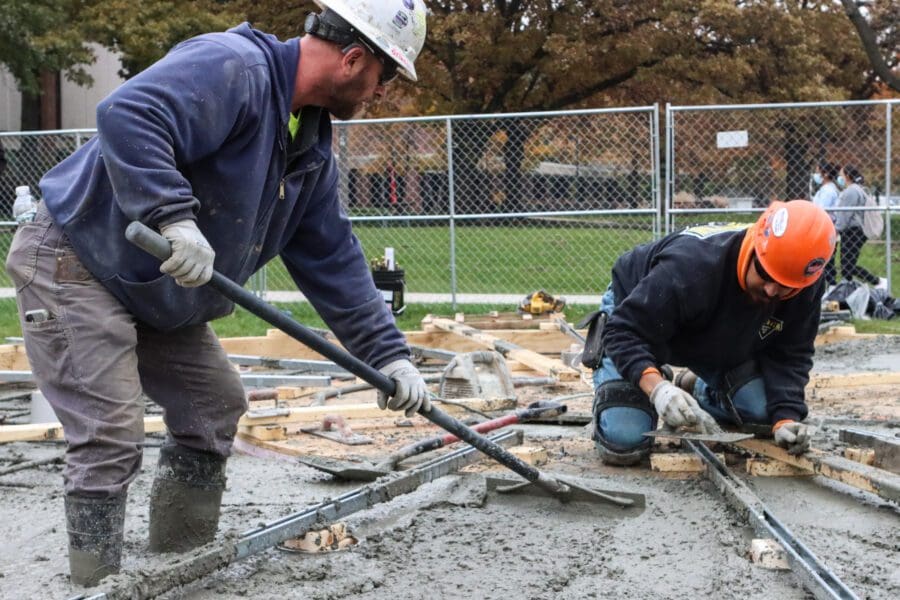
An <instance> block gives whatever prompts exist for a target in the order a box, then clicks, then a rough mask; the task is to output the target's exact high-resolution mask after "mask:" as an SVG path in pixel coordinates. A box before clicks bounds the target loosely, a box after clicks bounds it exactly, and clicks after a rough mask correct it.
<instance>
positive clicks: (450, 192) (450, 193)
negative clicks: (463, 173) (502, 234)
mask: <svg viewBox="0 0 900 600" xmlns="http://www.w3.org/2000/svg"><path fill="white" fill-rule="evenodd" d="M453 179H454V178H453V120H452V119H450V118H448V119H447V197H448V209H449V213H450V306H451V308H452V309H453V310H454V311H455V310H456V219H455V215H456V197H455V196H456V195H455V191H454V190H455V186H454V184H453Z"/></svg>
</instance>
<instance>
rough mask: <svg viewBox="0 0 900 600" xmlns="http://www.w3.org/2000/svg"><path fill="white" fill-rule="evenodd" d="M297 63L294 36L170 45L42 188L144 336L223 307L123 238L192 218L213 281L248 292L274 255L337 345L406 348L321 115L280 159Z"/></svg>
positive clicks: (255, 34)
mask: <svg viewBox="0 0 900 600" xmlns="http://www.w3.org/2000/svg"><path fill="white" fill-rule="evenodd" d="M299 52H300V44H299V40H298V39H292V40H289V41H287V42H280V41H278V40H277V39H276V38H275V37H274V36H271V35H267V34H264V33H262V32H260V31H257V30H255V29H252V28H251V27H250V26H249V25H248V24H246V23H245V24H242V25H240V26H238V27H235V28H234V29H231V30H229V31H228V32H225V33H212V34H207V35H201V36H199V37H196V38H193V39H190V40H187V41H185V42H183V43H181V44H179V45H178V46H176V47H175V48H174V49H172V51H171V52H170V53H169V54H168V55H167V56H165V57H164V58H163V59H161V60H160V61H159V62H157V63H156V64H154V65H153V66H151V67H150V68H148V69H147V70H145V71H143V72H142V73H140V74H139V75H137V76H135V77H134V78H132V79H130V80H128V81H127V82H125V83H123V84H122V85H121V86H120V87H119V88H118V89H116V90H115V91H114V92H113V93H112V94H110V95H109V97H107V98H106V99H104V100H103V101H102V102H101V103H100V104H99V105H98V107H97V129H98V135H97V136H95V137H94V138H93V139H91V140H90V141H89V142H88V143H87V144H85V145H84V146H82V147H81V148H79V149H78V150H77V151H76V152H75V153H74V154H73V155H72V156H70V157H69V158H67V159H66V160H65V161H63V162H62V163H60V164H59V165H57V166H56V167H54V168H53V169H52V170H51V171H50V172H48V173H47V174H46V175H45V176H44V178H43V180H42V181H41V192H42V195H43V199H44V202H45V203H46V205H47V209H48V210H49V212H50V215H51V216H52V218H53V220H54V221H55V222H56V223H57V224H58V225H59V226H60V227H62V228H63V229H64V230H65V232H66V234H67V235H68V237H69V239H70V241H71V243H72V245H73V246H74V248H75V251H76V253H77V254H78V256H79V258H80V259H81V260H82V262H83V263H84V264H85V266H86V267H87V268H88V269H89V270H90V271H91V273H93V274H94V276H95V277H97V279H99V280H100V281H101V282H102V283H103V285H104V286H105V287H106V288H107V289H109V291H110V292H111V293H113V294H114V295H115V296H116V297H117V298H118V299H119V300H120V301H121V302H122V304H123V305H124V306H125V307H126V308H128V310H129V311H131V312H132V313H133V314H134V315H135V317H136V318H137V319H139V320H140V321H142V322H144V323H146V324H148V325H150V326H151V327H154V328H157V329H160V330H172V329H176V328H178V327H183V326H186V325H193V324H199V323H204V322H206V321H209V320H211V319H215V318H218V317H221V316H223V315H227V314H229V313H230V312H231V311H232V310H233V305H232V304H231V302H229V301H227V300H225V299H224V298H223V297H222V296H221V295H219V294H218V293H217V292H215V291H214V290H212V289H211V288H207V287H200V288H183V287H180V286H178V285H176V284H175V281H174V280H173V279H172V278H171V277H169V276H168V275H163V274H161V273H160V271H159V261H158V260H157V259H155V258H153V257H151V256H150V255H149V254H147V253H146V252H144V251H143V250H140V249H138V248H136V247H135V246H133V245H131V244H130V243H129V242H128V241H127V240H126V239H125V237H124V232H125V228H126V227H127V225H128V223H129V222H131V221H134V220H138V221H141V222H143V223H145V224H147V225H149V226H150V227H152V228H154V229H159V227H160V226H163V225H166V224H169V223H173V222H175V221H180V220H182V219H196V221H197V224H198V226H199V227H200V230H201V231H202V232H203V234H204V235H205V236H206V238H207V239H208V240H209V242H210V244H211V245H212V247H213V249H214V250H215V252H216V260H215V268H216V270H217V271H219V272H220V273H222V274H224V275H225V276H226V277H228V278H229V279H231V280H233V281H235V282H237V283H239V284H241V285H243V284H244V283H245V282H246V281H247V279H248V278H249V277H250V275H252V274H253V273H254V272H255V271H257V270H258V269H260V268H261V267H262V266H263V265H265V264H266V263H267V262H268V261H269V260H271V259H272V258H274V257H275V256H279V255H280V256H281V258H282V259H283V261H284V264H285V265H286V267H287V269H288V271H289V273H290V274H291V276H292V277H293V279H294V281H295V282H296V284H297V287H298V288H299V289H300V290H301V291H302V292H303V293H304V294H305V295H306V297H307V298H308V299H309V300H310V301H311V302H312V304H313V306H315V308H316V310H317V311H318V312H319V314H320V315H321V316H322V318H323V319H324V320H325V321H326V322H327V323H328V325H329V327H330V328H331V329H332V330H333V331H334V332H335V334H336V335H337V336H338V338H339V339H340V340H341V342H342V343H343V344H344V346H345V347H347V349H348V350H350V351H351V352H352V353H353V354H355V355H356V356H358V357H359V358H361V359H362V360H364V361H366V362H367V363H369V364H371V365H373V366H376V367H379V366H382V365H383V364H385V363H387V362H389V361H391V360H393V359H396V358H400V357H405V356H408V349H407V347H406V345H405V341H404V338H403V335H402V334H401V333H400V332H399V331H398V330H397V328H396V326H395V324H394V320H393V317H392V316H391V314H390V311H389V310H388V309H387V307H386V305H385V303H384V301H383V299H382V297H381V296H380V294H379V293H378V291H377V290H376V289H375V285H374V284H373V282H372V277H371V274H370V272H369V268H368V265H367V263H366V260H365V256H364V255H363V253H362V249H361V247H360V244H359V240H357V238H356V236H354V235H353V233H352V231H351V228H350V221H349V220H348V218H347V215H346V214H345V212H344V210H343V208H342V207H341V205H340V202H339V200H338V193H337V169H336V167H335V161H334V157H333V155H332V152H331V144H332V132H331V122H330V118H329V115H328V114H327V112H325V111H318V112H317V111H312V112H311V114H312V116H313V118H312V120H313V121H314V122H313V123H309V122H305V123H303V130H302V131H301V134H303V133H304V131H305V133H309V131H308V128H309V127H312V133H313V134H315V132H316V121H317V126H318V127H317V128H318V139H317V140H316V141H315V142H314V143H312V144H311V146H310V147H309V148H307V149H305V150H303V151H302V152H301V153H299V154H297V155H296V156H291V160H290V161H288V153H289V151H290V150H292V149H295V150H296V144H294V145H293V146H292V145H291V144H289V138H288V132H287V122H288V118H289V115H290V110H291V100H292V96H293V89H294V81H295V78H296V73H297V62H298V57H299ZM307 114H308V112H307V111H306V110H304V111H303V116H304V117H306V116H307ZM306 120H307V121H309V120H310V119H308V118H307V119H306ZM298 137H300V136H298ZM303 137H305V138H306V139H309V138H310V136H307V135H303ZM311 137H312V139H313V140H315V135H313V136H311ZM288 162H290V165H288Z"/></svg>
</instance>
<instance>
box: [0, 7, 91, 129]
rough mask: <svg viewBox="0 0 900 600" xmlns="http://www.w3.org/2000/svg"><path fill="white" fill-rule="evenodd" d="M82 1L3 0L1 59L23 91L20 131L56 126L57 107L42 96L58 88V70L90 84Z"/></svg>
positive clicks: (0, 38) (89, 60) (73, 79)
mask: <svg viewBox="0 0 900 600" xmlns="http://www.w3.org/2000/svg"><path fill="white" fill-rule="evenodd" d="M79 5H80V2H78V0H0V15H3V18H2V20H0V62H2V63H3V65H5V66H6V68H7V69H8V70H9V72H10V73H11V74H12V76H13V78H14V79H15V80H16V83H17V84H18V86H19V89H20V90H21V91H22V129H24V130H30V129H41V128H42V126H47V127H53V126H56V125H58V123H55V109H54V110H52V111H51V110H50V108H51V107H46V106H45V110H44V111H43V112H44V113H45V114H44V116H43V117H42V114H41V113H42V111H41V98H42V96H44V95H45V94H47V95H49V94H51V93H54V92H55V87H56V74H57V73H59V72H60V71H65V72H66V76H67V77H68V78H69V79H70V80H72V81H76V82H78V83H82V84H84V83H89V82H90V78H89V77H88V76H87V74H86V73H85V71H84V66H85V65H88V64H90V63H92V62H93V61H94V55H93V53H92V52H91V51H90V49H89V48H88V47H87V45H86V44H85V40H84V39H83V37H82V36H81V35H80V31H79V29H78V28H77V27H73V26H72V23H73V21H75V20H76V19H77V14H78V10H79Z"/></svg>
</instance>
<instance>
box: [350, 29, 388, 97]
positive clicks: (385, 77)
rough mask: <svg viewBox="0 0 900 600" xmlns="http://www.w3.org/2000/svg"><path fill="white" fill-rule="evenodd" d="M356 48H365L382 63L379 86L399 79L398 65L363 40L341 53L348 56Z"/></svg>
mask: <svg viewBox="0 0 900 600" xmlns="http://www.w3.org/2000/svg"><path fill="white" fill-rule="evenodd" d="M354 46H361V47H362V48H365V49H366V50H368V51H369V52H371V53H372V55H373V56H374V57H375V58H377V59H378V62H380V63H381V75H380V76H379V77H378V85H380V86H385V85H387V84H389V83H390V82H392V81H393V80H395V79H396V78H397V75H398V71H397V63H395V62H394V61H393V60H391V59H390V58H389V57H388V56H387V55H386V54H385V53H384V52H380V51H378V50H376V49H375V48H373V47H372V46H371V45H369V43H368V42H366V41H365V40H363V39H362V38H358V39H357V40H356V41H355V42H353V43H352V44H350V45H349V46H346V47H345V48H344V49H343V50H341V52H343V53H344V54H347V52H349V51H350V50H351V49H352V48H353V47H354Z"/></svg>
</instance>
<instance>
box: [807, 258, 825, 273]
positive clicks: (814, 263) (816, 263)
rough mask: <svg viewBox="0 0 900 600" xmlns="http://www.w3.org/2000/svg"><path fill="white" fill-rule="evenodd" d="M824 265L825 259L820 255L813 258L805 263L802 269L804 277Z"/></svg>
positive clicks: (816, 271)
mask: <svg viewBox="0 0 900 600" xmlns="http://www.w3.org/2000/svg"><path fill="white" fill-rule="evenodd" d="M824 267H825V259H824V258H822V257H821V256H820V257H818V258H814V259H812V260H811V261H809V262H808V263H806V268H805V269H803V275H804V276H805V277H809V276H810V275H815V274H816V273H818V272H819V271H821V270H822V269H823V268H824Z"/></svg>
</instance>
